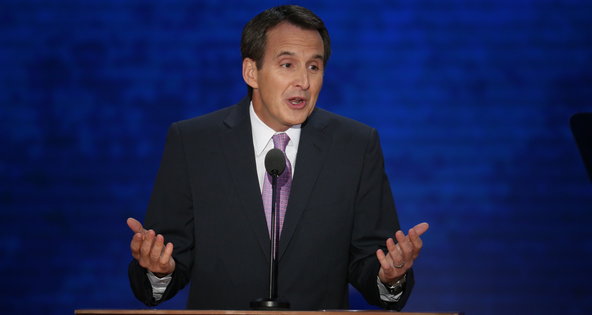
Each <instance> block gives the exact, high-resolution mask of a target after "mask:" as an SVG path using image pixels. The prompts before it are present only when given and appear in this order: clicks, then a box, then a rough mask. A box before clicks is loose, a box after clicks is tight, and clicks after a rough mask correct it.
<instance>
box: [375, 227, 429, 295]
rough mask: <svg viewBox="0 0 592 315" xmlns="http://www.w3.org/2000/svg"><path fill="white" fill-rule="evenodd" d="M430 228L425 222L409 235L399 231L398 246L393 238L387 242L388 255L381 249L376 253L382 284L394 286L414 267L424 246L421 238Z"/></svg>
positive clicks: (411, 230)
mask: <svg viewBox="0 0 592 315" xmlns="http://www.w3.org/2000/svg"><path fill="white" fill-rule="evenodd" d="M428 228H429V225H428V224H427V223H425V222H424V223H420V224H418V225H416V226H414V227H412V228H411V229H409V233H408V234H407V235H405V233H403V231H400V230H399V231H397V232H396V233H395V238H396V239H397V243H396V244H395V241H394V240H393V239H392V238H389V239H387V240H386V248H387V249H388V253H387V254H385V253H384V252H383V251H382V250H381V249H379V250H377V251H376V257H377V258H378V261H379V262H380V270H379V271H378V278H380V281H382V283H386V284H392V283H394V282H396V281H398V280H399V279H401V278H402V277H403V276H404V275H405V273H406V272H407V270H409V269H410V268H411V266H413V262H414V261H415V259H417V256H419V252H420V250H421V247H422V246H423V242H422V240H421V238H420V236H421V235H422V234H423V233H425V232H426V231H427V230H428Z"/></svg>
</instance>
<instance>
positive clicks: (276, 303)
mask: <svg viewBox="0 0 592 315" xmlns="http://www.w3.org/2000/svg"><path fill="white" fill-rule="evenodd" d="M270 174H271V236H270V238H271V239H270V242H269V244H270V248H269V295H268V296H267V298H261V299H257V300H255V301H251V303H250V305H251V308H253V309H256V310H282V309H289V308H290V303H288V302H287V301H281V300H279V299H278V293H277V291H278V289H277V278H278V276H277V270H278V259H277V254H278V249H279V244H280V242H279V239H280V231H279V230H280V222H279V220H280V217H279V216H278V215H277V210H276V206H277V178H278V176H279V174H278V172H277V170H274V171H272V172H271V173H270Z"/></svg>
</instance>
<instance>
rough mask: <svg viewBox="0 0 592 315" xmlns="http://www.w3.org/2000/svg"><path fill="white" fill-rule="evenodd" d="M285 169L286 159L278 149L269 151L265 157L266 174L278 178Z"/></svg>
mask: <svg viewBox="0 0 592 315" xmlns="http://www.w3.org/2000/svg"><path fill="white" fill-rule="evenodd" d="M284 169H286V157H285V156H284V152H282V150H280V149H275V148H274V149H271V150H269V152H267V154H266V155H265V170H266V171H267V173H269V174H271V175H274V176H279V175H281V174H282V173H283V172H284Z"/></svg>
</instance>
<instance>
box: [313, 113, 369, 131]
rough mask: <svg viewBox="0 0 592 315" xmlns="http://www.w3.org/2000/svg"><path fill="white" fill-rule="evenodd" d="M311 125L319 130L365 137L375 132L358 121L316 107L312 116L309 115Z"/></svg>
mask: <svg viewBox="0 0 592 315" xmlns="http://www.w3.org/2000/svg"><path fill="white" fill-rule="evenodd" d="M311 123H313V124H315V125H317V126H319V127H320V128H323V129H328V130H332V131H336V132H346V133H354V134H355V133H357V134H366V135H367V134H369V133H372V132H374V131H375V129H374V128H373V127H371V126H368V125H366V124H364V123H362V122H360V121H357V120H355V119H352V118H349V117H346V116H343V115H340V114H336V113H333V112H330V111H328V110H326V109H322V108H318V107H317V108H315V111H314V114H313V115H311Z"/></svg>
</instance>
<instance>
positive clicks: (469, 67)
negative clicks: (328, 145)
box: [0, 0, 592, 314]
mask: <svg viewBox="0 0 592 315" xmlns="http://www.w3.org/2000/svg"><path fill="white" fill-rule="evenodd" d="M298 3H300V4H302V5H304V6H306V7H309V8H311V9H312V10H313V11H315V12H316V13H317V14H318V15H320V16H321V17H322V18H323V19H324V20H325V21H326V24H327V26H328V28H329V31H330V33H331V36H332V40H333V49H334V54H333V56H332V58H331V60H330V61H329V66H328V69H327V73H326V77H325V86H324V89H323V92H322V93H321V99H320V101H319V106H320V107H323V108H326V109H329V110H331V111H334V112H337V113H340V114H343V115H345V116H348V117H351V118H354V119H357V120H360V121H362V122H365V123H367V124H369V125H372V126H374V127H376V128H377V129H378V131H379V132H380V135H381V140H382V145H383V147H384V153H385V158H386V162H387V165H386V167H387V172H388V175H389V178H390V180H391V185H392V189H393V192H394V196H395V200H396V203H397V207H398V209H399V216H400V220H401V222H402V225H403V227H404V228H409V227H411V226H413V225H414V224H416V223H417V222H420V221H428V222H430V223H431V229H430V231H429V232H428V233H427V234H426V235H425V237H424V240H425V249H424V250H423V252H422V255H421V257H420V260H419V261H418V262H417V263H416V265H415V266H416V267H415V268H416V274H417V285H416V288H415V292H414V293H413V295H412V297H411V299H410V301H409V303H408V306H407V307H406V309H405V310H407V311H465V312H467V313H468V314H494V313H500V312H501V313H532V314H534V313H536V314H543V313H548V314H559V313H561V314H568V313H573V314H575V313H580V312H581V313H585V312H588V313H590V312H592V286H591V285H590V281H591V280H592V229H590V227H589V222H590V219H592V213H591V211H592V185H591V183H590V182H589V180H588V178H587V177H586V173H585V170H584V166H583V163H582V160H581V158H580V156H579V153H578V151H577V148H576V146H575V144H574V141H573V137H572V135H571V133H570V131H569V128H568V120H569V117H570V116H571V115H572V114H573V113H576V112H580V111H592V110H591V106H590V105H591V103H590V102H591V99H592V18H591V17H592V3H591V2H590V1H586V0H571V1H552V0H539V1H537V0H530V1H527V0H475V1H459V0H407V1H371V0H367V1H363V2H361V1H360V2H357V1H343V0H342V1H318V0H317V1H298ZM277 4H280V3H279V2H278V1H189V0H172V1H149V0H135V1H132V0H128V1H123V0H87V1H82V0H81V1H65V0H64V1H42V0H3V1H2V2H1V3H0V104H1V106H2V107H1V111H0V134H1V135H0V139H2V145H1V146H0V150H2V151H1V159H0V207H1V220H0V222H1V224H2V229H0V242H1V243H0V244H1V247H0V271H1V272H2V276H1V279H2V280H1V281H0V283H1V284H2V285H0V300H1V303H0V305H1V307H0V309H2V312H7V313H42V312H43V313H46V314H50V313H55V314H68V313H71V312H72V311H73V310H74V309H77V308H139V307H142V305H141V304H140V303H139V302H137V301H136V300H135V299H134V297H133V296H132V294H131V291H130V289H129V285H128V282H127V269H126V268H127V264H128V262H129V260H130V258H131V257H130V254H129V250H128V246H129V240H130V237H131V232H130V231H128V228H127V226H126V224H125V219H126V218H127V217H129V216H133V217H138V218H143V216H144V211H145V208H146V204H147V201H148V198H149V194H150V191H151V187H152V183H153V180H154V178H155V174H156V170H157V168H158V165H159V160H160V156H161V153H162V149H163V145H164V137H165V133H166V129H167V126H168V125H169V124H170V123H171V122H173V121H177V120H181V119H185V118H189V117H192V116H196V115H200V114H203V113H206V112H209V111H212V110H215V109H217V108H221V107H224V106H227V105H230V104H233V103H235V102H236V101H238V100H239V99H240V98H241V97H242V96H243V95H244V94H245V91H246V88H245V85H244V83H243V81H242V77H241V70H240V67H241V59H240V53H239V40H240V32H241V30H242V27H243V25H244V24H245V23H246V21H248V20H249V19H250V18H251V17H253V16H254V15H255V14H257V13H258V12H260V11H262V10H263V9H265V8H268V7H270V6H275V5H277ZM184 304H185V298H184V297H183V296H179V297H177V298H176V299H174V300H172V301H170V302H167V303H165V304H163V305H162V306H161V307H162V308H182V307H183V306H184ZM366 307H367V306H366V304H365V303H364V302H363V300H361V298H360V297H359V296H358V295H357V293H356V292H354V291H352V308H366Z"/></svg>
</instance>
